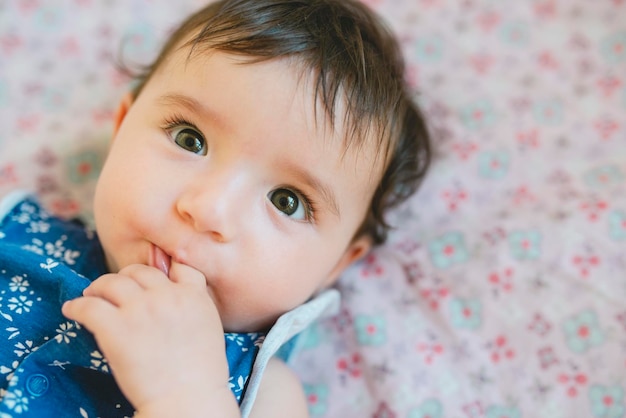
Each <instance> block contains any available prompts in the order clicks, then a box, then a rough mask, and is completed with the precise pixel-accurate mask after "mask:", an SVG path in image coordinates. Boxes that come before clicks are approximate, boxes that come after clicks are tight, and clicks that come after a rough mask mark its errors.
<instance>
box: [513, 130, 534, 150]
mask: <svg viewBox="0 0 626 418" xmlns="http://www.w3.org/2000/svg"><path fill="white" fill-rule="evenodd" d="M517 143H518V145H519V146H520V148H521V149H522V150H527V149H529V148H539V131H538V130H537V129H531V130H529V131H521V132H518V133H517Z"/></svg>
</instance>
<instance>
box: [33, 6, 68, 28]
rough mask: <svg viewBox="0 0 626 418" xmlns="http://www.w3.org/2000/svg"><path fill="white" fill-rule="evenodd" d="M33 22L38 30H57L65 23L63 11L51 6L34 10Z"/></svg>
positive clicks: (60, 8)
mask: <svg viewBox="0 0 626 418" xmlns="http://www.w3.org/2000/svg"><path fill="white" fill-rule="evenodd" d="M33 21H34V22H35V24H36V25H37V26H38V27H39V28H40V29H46V30H54V29H58V28H59V27H61V25H63V23H64V21H65V13H64V9H63V8H62V7H56V6H52V5H50V6H45V5H44V6H39V7H37V8H36V9H35V10H34V15H33Z"/></svg>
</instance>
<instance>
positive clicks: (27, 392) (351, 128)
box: [0, 0, 430, 418]
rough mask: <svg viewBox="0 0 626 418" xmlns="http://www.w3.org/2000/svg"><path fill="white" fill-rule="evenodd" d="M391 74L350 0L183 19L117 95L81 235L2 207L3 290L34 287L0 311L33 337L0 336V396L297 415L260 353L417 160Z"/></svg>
mask: <svg viewBox="0 0 626 418" xmlns="http://www.w3.org/2000/svg"><path fill="white" fill-rule="evenodd" d="M403 72H404V67H403V63H402V58H401V54H400V51H399V48H398V45H397V43H396V41H395V40H394V38H393V37H392V36H391V35H390V34H389V33H388V32H387V31H386V30H385V28H384V27H383V26H382V25H381V23H380V22H379V21H378V20H377V18H376V17H375V16H374V15H373V14H372V13H371V12H370V11H369V10H368V9H367V8H366V7H365V6H363V5H362V4H360V3H358V2H356V1H348V0H306V1H305V0H223V1H220V2H218V3H212V4H210V5H208V6H207V7H206V8H204V9H202V10H200V11H198V12H197V13H196V14H194V15H192V16H191V17H189V18H188V19H187V20H186V21H185V22H184V23H183V24H182V25H181V26H180V27H179V29H178V30H177V31H175V32H174V33H173V35H172V36H171V38H170V39H169V40H168V41H167V42H166V44H165V45H164V47H163V49H162V51H161V53H160V55H159V56H158V58H157V59H156V61H155V62H154V63H153V65H151V66H150V67H148V68H147V70H146V71H145V73H144V74H141V75H140V76H139V77H138V84H137V85H136V88H135V89H134V90H133V91H132V92H131V93H129V94H128V95H126V96H125V97H124V98H123V99H122V101H121V103H120V105H119V108H118V111H117V113H116V117H115V133H114V137H113V140H112V144H111V147H110V151H109V155H108V157H107V160H106V163H105V166H104V168H103V170H102V173H101V175H100V178H99V180H98V184H97V187H96V193H95V197H94V216H95V224H96V231H97V235H94V234H91V233H90V232H89V231H85V230H84V229H83V228H82V227H80V226H79V225H77V224H75V223H72V222H67V221H63V220H60V219H56V218H53V217H51V216H50V215H48V214H47V213H46V212H45V211H44V210H43V209H41V208H40V207H39V206H38V204H37V203H36V202H35V201H33V200H29V199H24V196H23V195H20V194H14V195H11V196H10V197H8V198H6V199H5V200H4V201H3V202H2V204H1V205H0V215H5V216H4V218H3V220H2V221H1V223H0V228H1V229H0V254H2V256H1V260H0V275H1V276H2V278H4V279H5V280H4V281H3V282H6V284H4V285H3V288H6V289H8V290H7V292H13V293H16V295H17V296H20V295H22V294H21V293H20V292H21V290H19V289H26V288H28V290H29V291H31V292H34V293H31V294H32V295H37V296H38V299H36V303H34V304H32V306H30V311H29V312H28V313H29V318H30V319H29V318H26V317H23V318H22V317H21V318H20V319H23V322H21V324H23V325H19V326H15V324H14V320H15V318H13V317H12V318H11V321H8V320H7V318H6V317H5V320H7V321H8V322H6V324H3V325H5V326H4V327H3V328H7V326H9V322H10V323H11V325H12V326H13V327H14V328H16V329H18V331H16V332H19V333H22V334H23V339H26V338H28V341H31V342H34V343H32V347H30V348H29V353H28V355H21V356H17V357H16V354H14V353H15V350H13V348H12V347H8V348H5V349H3V350H0V361H2V362H4V363H2V364H12V365H13V366H14V367H12V370H14V373H13V374H12V375H11V376H9V378H8V381H7V385H6V386H5V387H4V390H3V392H2V394H3V398H2V404H1V405H0V411H1V412H6V413H9V414H11V413H12V414H16V415H17V413H19V414H22V415H26V414H32V416H34V415H37V416H41V414H42V413H44V412H42V411H48V412H47V413H48V414H50V415H52V416H73V415H82V416H107V417H108V416H116V415H117V416H125V415H126V416H129V415H132V414H133V413H135V416H145V417H160V416H163V417H171V416H185V417H191V416H218V417H231V416H236V417H238V416H247V415H248V414H250V416H254V417H265V416H267V417H281V416H285V417H291V418H293V417H299V416H307V409H306V401H305V399H304V396H303V393H302V388H301V386H300V384H299V383H298V380H297V378H296V377H295V376H294V375H293V374H292V372H290V370H289V369H288V368H287V366H285V365H284V363H282V362H281V361H280V360H278V359H276V357H275V356H273V354H274V353H275V352H276V351H277V350H278V349H279V348H280V347H281V346H283V344H284V343H286V342H287V340H289V339H290V337H292V336H293V335H294V334H295V333H297V332H298V331H299V330H300V329H301V328H302V326H303V325H306V324H307V323H309V322H310V321H312V320H314V319H315V318H316V317H317V316H318V315H319V314H320V313H321V312H322V311H324V309H325V308H326V307H327V306H328V305H332V302H333V298H334V296H335V293H334V292H333V291H332V290H326V289H329V288H330V287H331V286H332V285H333V284H334V283H335V281H336V280H337V279H338V278H339V276H340V275H341V273H342V271H343V270H344V269H345V268H346V267H348V266H349V265H350V264H352V263H353V262H355V261H356V260H358V259H359V258H361V257H362V256H363V255H364V254H366V253H367V252H368V250H369V249H370V247H371V246H372V245H375V244H379V243H381V242H383V241H384V239H385V236H386V232H387V230H388V228H389V226H388V225H387V224H386V223H385V220H384V215H385V213H386V211H387V210H388V209H389V208H391V207H394V206H396V205H397V204H398V203H400V202H402V201H403V200H404V199H406V197H408V196H409V195H411V194H412V193H413V192H414V191H415V189H416V188H417V186H418V184H419V182H420V180H421V179H422V178H423V176H424V174H425V171H426V168H427V166H428V162H429V159H430V149H429V144H428V137H427V133H426V129H425V126H424V123H423V121H422V118H421V116H420V114H419V112H418V110H417V108H416V106H415V105H414V104H413V103H412V102H411V97H410V93H409V92H408V90H407V88H406V86H405V83H404V81H403ZM41 234H43V235H41ZM54 242H56V243H59V242H60V243H61V244H62V246H63V248H64V251H61V252H56V253H51V252H50V251H46V249H47V248H48V247H47V246H46V243H54ZM68 251H69V252H68ZM92 280H93V281H92ZM90 281H92V282H90ZM24 283H26V285H24ZM19 286H22V287H21V288H20V287H19ZM24 286H26V287H24ZM16 289H17V290H16ZM23 293H27V292H26V291H25V292H23ZM9 296H10V295H7V293H4V296H3V298H4V299H5V300H10V299H9ZM22 296H23V295H22ZM33 298H34V296H33ZM44 301H46V302H45V303H44ZM0 303H3V304H4V303H5V302H4V301H0ZM61 304H62V314H63V315H64V316H65V317H66V318H69V319H70V320H71V321H68V320H67V319H65V318H63V317H62V316H61V315H60V309H59V308H60V305H61ZM3 306H4V305H3ZM35 307H36V308H37V309H35ZM25 309H26V307H25ZM35 313H37V318H38V319H36V320H35V319H33V317H34V315H35ZM39 316H41V317H43V318H44V319H41V320H40V319H39ZM73 321H76V322H73ZM15 322H17V321H15ZM30 322H37V324H36V326H32V327H31V326H30V325H29V323H30ZM78 324H80V325H78ZM83 327H84V328H83ZM35 328H36V329H35ZM85 328H86V329H85ZM87 330H89V332H87ZM224 333H226V334H224ZM22 334H21V335H22ZM92 335H93V338H95V342H94V340H93V339H92ZM225 342H226V344H225ZM96 343H97V345H96ZM105 359H106V360H105ZM109 369H110V370H109ZM109 371H110V372H112V376H113V377H111V374H109V373H108V372H109ZM33 376H35V377H33ZM113 378H114V379H113ZM120 391H121V392H120ZM238 401H239V402H240V403H241V405H240V407H241V408H240V407H239V405H238ZM18 410H19V411H18Z"/></svg>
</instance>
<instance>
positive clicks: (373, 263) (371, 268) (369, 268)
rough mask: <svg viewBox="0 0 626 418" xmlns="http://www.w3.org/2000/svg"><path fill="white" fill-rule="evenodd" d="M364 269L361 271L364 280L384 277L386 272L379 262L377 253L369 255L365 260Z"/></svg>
mask: <svg viewBox="0 0 626 418" xmlns="http://www.w3.org/2000/svg"><path fill="white" fill-rule="evenodd" d="M363 263H364V267H363V269H362V271H361V275H362V276H363V278H370V277H372V276H378V277H380V276H382V275H383V273H384V272H385V269H384V268H383V266H382V264H381V263H380V262H379V259H378V256H377V255H376V254H375V253H369V254H368V255H367V256H366V257H365V260H363Z"/></svg>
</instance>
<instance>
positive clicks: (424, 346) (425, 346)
mask: <svg viewBox="0 0 626 418" xmlns="http://www.w3.org/2000/svg"><path fill="white" fill-rule="evenodd" d="M417 351H418V353H420V354H422V355H423V358H424V363H426V364H428V365H430V364H432V363H433V362H434V361H435V358H436V357H437V356H440V355H442V354H443V345H441V344H440V343H419V344H418V345H417Z"/></svg>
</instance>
